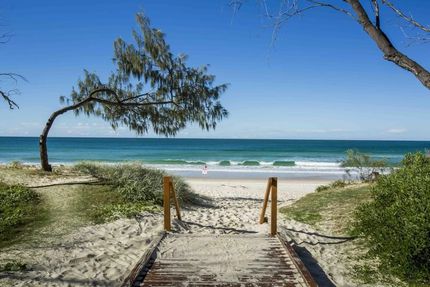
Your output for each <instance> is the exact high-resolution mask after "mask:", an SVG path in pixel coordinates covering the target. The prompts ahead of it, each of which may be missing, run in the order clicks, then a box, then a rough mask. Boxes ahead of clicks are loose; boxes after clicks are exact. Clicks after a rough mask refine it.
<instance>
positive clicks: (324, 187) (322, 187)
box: [315, 184, 330, 192]
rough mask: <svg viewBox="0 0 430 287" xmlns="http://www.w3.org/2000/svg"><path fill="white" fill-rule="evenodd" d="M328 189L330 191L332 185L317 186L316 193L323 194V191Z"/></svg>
mask: <svg viewBox="0 0 430 287" xmlns="http://www.w3.org/2000/svg"><path fill="white" fill-rule="evenodd" d="M328 189H330V185H325V184H323V185H319V186H317V188H316V189H315V191H316V192H321V191H324V190H328Z"/></svg>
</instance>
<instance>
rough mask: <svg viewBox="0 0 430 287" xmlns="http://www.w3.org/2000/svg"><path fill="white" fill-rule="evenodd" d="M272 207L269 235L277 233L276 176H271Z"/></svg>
mask: <svg viewBox="0 0 430 287" xmlns="http://www.w3.org/2000/svg"><path fill="white" fill-rule="evenodd" d="M271 203H272V208H271V213H270V235H272V236H275V235H276V234H277V233H278V228H277V224H278V178H277V177H272V202H271Z"/></svg>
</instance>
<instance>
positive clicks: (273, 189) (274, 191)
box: [260, 177, 278, 236]
mask: <svg viewBox="0 0 430 287" xmlns="http://www.w3.org/2000/svg"><path fill="white" fill-rule="evenodd" d="M269 195H272V196H271V208H270V235H271V236H275V235H276V234H277V232H278V228H277V221H278V178H277V177H269V180H268V181H267V188H266V194H265V195H264V202H263V208H262V209H261V213H260V224H263V223H264V222H266V217H265V214H266V209H267V202H268V201H269Z"/></svg>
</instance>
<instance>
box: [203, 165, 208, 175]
mask: <svg viewBox="0 0 430 287" xmlns="http://www.w3.org/2000/svg"><path fill="white" fill-rule="evenodd" d="M202 174H203V175H206V174H208V166H207V165H206V164H205V166H204V167H203V169H202Z"/></svg>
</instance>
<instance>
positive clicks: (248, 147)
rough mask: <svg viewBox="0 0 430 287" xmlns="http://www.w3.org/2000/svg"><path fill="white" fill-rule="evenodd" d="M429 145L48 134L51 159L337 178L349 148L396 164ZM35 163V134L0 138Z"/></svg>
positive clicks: (1, 152) (2, 145) (14, 155)
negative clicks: (80, 136)
mask: <svg viewBox="0 0 430 287" xmlns="http://www.w3.org/2000/svg"><path fill="white" fill-rule="evenodd" d="M427 148H430V142H426V141H369V140H360V141H359V140H272V139H176V138H69V137H64V138H56V137H52V138H49V139H48V150H49V160H50V162H51V163H52V164H72V163H76V162H80V161H97V162H105V163H120V162H138V163H142V164H144V165H147V166H151V167H155V168H162V169H166V170H169V171H171V172H173V173H175V174H180V175H185V176H200V175H201V170H202V168H204V166H205V165H206V166H207V169H208V174H207V176H208V177H211V176H214V177H249V176H252V177H266V176H267V175H272V176H278V177H288V178H303V177H313V178H327V179H336V178H341V177H342V176H344V175H345V169H343V168H341V167H340V162H341V161H342V160H343V159H345V152H346V151H347V150H348V149H357V150H359V151H360V152H363V153H366V154H369V155H371V156H372V157H373V158H375V159H385V160H387V161H388V162H389V163H391V164H393V165H396V164H398V163H399V162H400V161H401V159H402V158H403V157H404V155H405V154H406V153H408V152H416V151H425V150H426V149H427ZM11 161H21V162H23V163H31V164H33V163H34V164H37V163H39V153H38V138H36V137H0V162H2V163H8V162H11Z"/></svg>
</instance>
